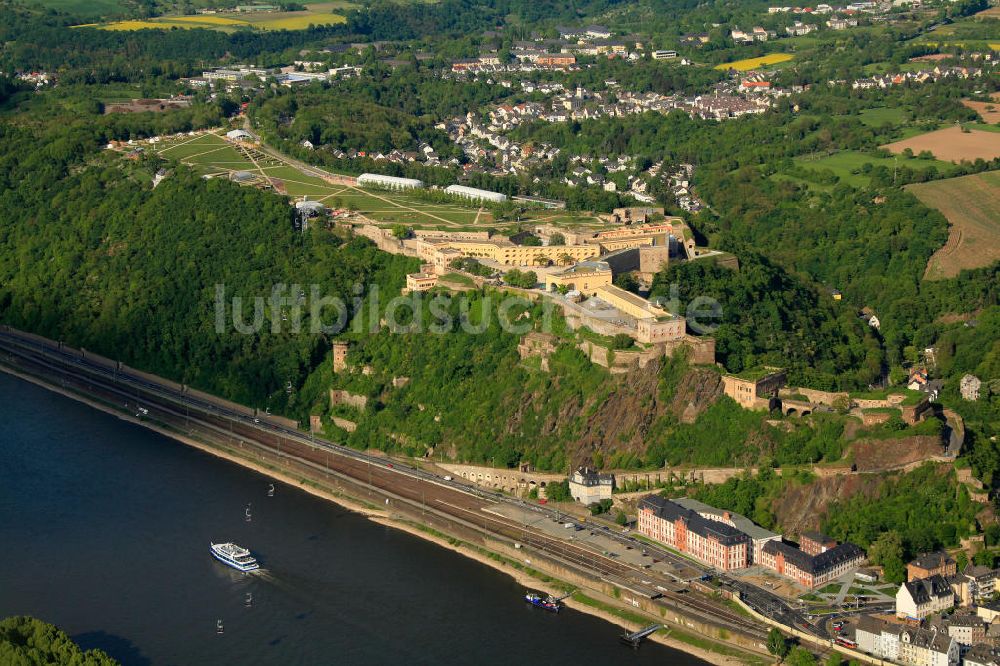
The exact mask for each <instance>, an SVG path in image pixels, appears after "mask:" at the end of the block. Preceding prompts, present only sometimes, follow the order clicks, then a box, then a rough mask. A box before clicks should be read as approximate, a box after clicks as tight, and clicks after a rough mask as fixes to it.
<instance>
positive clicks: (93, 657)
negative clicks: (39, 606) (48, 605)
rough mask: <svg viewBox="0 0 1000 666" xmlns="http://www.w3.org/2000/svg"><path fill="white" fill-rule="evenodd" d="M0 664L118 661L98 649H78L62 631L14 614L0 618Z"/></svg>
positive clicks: (103, 665) (108, 665)
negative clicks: (0, 619)
mask: <svg viewBox="0 0 1000 666" xmlns="http://www.w3.org/2000/svg"><path fill="white" fill-rule="evenodd" d="M0 663H4V664H25V665H30V664H38V665H39V666H41V664H79V665H80V666H115V664H117V663H118V662H117V661H115V660H114V659H112V658H111V657H109V656H108V655H107V654H105V653H104V652H102V651H101V650H97V649H94V650H87V651H86V652H85V651H83V650H81V649H80V647H79V646H78V645H77V644H76V643H74V642H73V640H72V639H71V638H70V637H69V636H67V635H66V632H64V631H62V630H61V629H59V628H58V627H55V626H53V625H51V624H48V623H47V622H42V621H41V620H38V619H35V618H33V617H27V616H14V617H8V618H5V619H4V620H2V621H0Z"/></svg>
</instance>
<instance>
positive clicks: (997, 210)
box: [906, 171, 1000, 280]
mask: <svg viewBox="0 0 1000 666" xmlns="http://www.w3.org/2000/svg"><path fill="white" fill-rule="evenodd" d="M906 189H907V190H909V191H910V192H912V193H913V195H914V196H916V197H917V198H918V199H920V201H921V202H922V203H923V204H924V205H926V206H928V207H930V208H935V209H937V210H939V211H941V213H942V214H943V215H944V216H945V217H946V218H948V223H949V224H948V241H947V242H946V243H945V244H944V247H942V248H941V249H940V250H938V251H937V252H935V253H934V255H933V256H932V257H931V258H930V261H928V262H927V271H926V272H925V273H924V277H925V278H927V279H928V280H935V279H942V278H951V277H955V276H956V275H958V273H959V271H961V270H962V269H963V268H979V267H982V266H988V265H990V264H991V263H993V262H994V261H997V260H1000V173H998V172H995V171H991V172H986V173H979V174H974V175H971V176H962V177H960V178H950V179H948V180H936V181H932V182H929V183H919V184H916V185H909V186H908V187H907V188H906Z"/></svg>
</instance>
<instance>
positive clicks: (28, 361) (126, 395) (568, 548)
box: [0, 330, 766, 638]
mask: <svg viewBox="0 0 1000 666" xmlns="http://www.w3.org/2000/svg"><path fill="white" fill-rule="evenodd" d="M0 350H3V351H5V352H6V353H7V354H8V356H9V358H10V359H11V360H14V358H15V357H16V359H17V361H18V362H19V363H20V364H21V365H22V366H24V365H26V366H29V367H28V369H29V371H30V370H34V371H35V373H36V374H42V375H45V376H48V377H51V376H52V375H53V374H54V375H56V376H58V377H59V378H60V379H61V381H62V382H63V385H67V383H68V384H71V385H75V388H76V389H77V390H79V391H82V392H89V393H91V394H93V395H94V396H95V397H98V398H99V399H101V400H104V401H106V402H108V403H109V404H119V403H121V402H123V401H124V404H125V405H130V403H133V405H134V408H136V409H141V410H146V414H142V412H141V411H139V412H137V415H142V416H143V417H147V418H149V419H162V420H164V421H166V422H168V423H169V424H171V425H172V426H175V427H177V426H179V429H180V430H184V429H187V430H189V431H196V432H199V433H201V434H205V435H209V436H212V435H214V436H215V437H225V436H228V437H230V438H231V439H232V443H235V442H237V441H239V442H241V443H244V442H245V443H259V446H261V447H264V448H266V449H267V450H269V451H272V452H275V453H277V454H278V455H280V456H284V457H287V458H289V459H292V460H298V461H302V462H304V463H306V464H307V465H309V466H311V467H313V468H315V469H317V470H326V471H327V472H334V473H337V474H341V475H343V476H345V477H349V478H350V479H353V480H354V481H356V482H360V483H367V484H368V485H369V486H370V487H371V488H373V489H377V490H380V491H383V492H385V493H389V494H392V495H395V496H397V497H400V498H403V499H404V500H406V501H408V502H409V503H411V505H414V506H423V507H426V508H427V509H429V510H432V511H435V512H438V513H441V514H444V515H446V516H449V517H451V518H455V519H458V520H459V521H462V522H464V523H466V524H468V525H471V526H474V527H475V528H477V529H478V528H481V529H482V530H483V531H484V533H487V534H492V535H495V536H500V537H502V538H505V539H509V540H511V541H513V542H516V543H521V544H523V545H524V546H526V547H528V548H529V549H536V550H537V551H539V552H541V553H544V554H545V555H546V556H549V557H552V558H555V559H557V560H560V561H563V562H566V563H567V564H570V565H572V566H573V567H577V568H580V569H582V570H583V571H585V572H594V573H596V574H597V575H598V576H600V577H616V578H620V579H624V580H625V581H633V582H635V583H637V584H642V585H645V586H647V587H657V588H658V589H659V590H661V591H663V597H662V598H661V599H657V600H656V603H658V604H661V605H663V606H665V607H667V608H672V609H675V610H677V611H678V612H681V613H685V614H689V615H693V616H695V617H697V618H699V619H700V620H703V621H706V622H709V623H712V624H716V625H719V626H721V627H723V628H727V629H736V630H739V631H741V632H743V633H746V634H749V635H751V636H754V637H757V638H764V637H765V636H766V631H764V629H762V627H761V625H760V624H758V623H756V622H753V621H751V620H749V619H747V618H746V617H745V616H743V615H741V614H739V613H736V612H734V611H733V610H731V609H729V608H727V607H725V606H722V605H720V604H716V603H713V602H712V601H710V600H708V599H703V598H701V597H699V596H698V595H696V594H695V593H692V592H684V593H681V592H676V591H673V590H671V583H672V582H673V581H668V580H666V579H665V578H664V579H658V577H659V576H662V575H661V574H658V573H654V572H650V571H648V570H645V569H643V568H641V567H638V566H635V565H631V564H628V563H625V562H621V561H618V560H616V559H613V558H611V557H608V556H607V555H604V554H603V553H601V552H598V551H596V550H594V549H592V548H590V547H587V546H583V545H580V544H574V543H570V542H568V541H567V540H564V539H557V538H554V537H550V536H547V535H545V534H542V533H540V532H538V531H537V530H530V529H529V528H528V527H527V526H526V525H523V524H520V523H516V522H513V521H511V520H509V519H505V518H501V517H498V516H496V515H494V514H490V513H487V512H486V511H484V509H487V508H489V507H491V506H496V505H497V504H501V503H508V504H513V505H516V506H518V507H520V508H522V509H527V510H530V511H532V512H534V513H537V514H539V515H541V516H544V517H546V518H551V519H555V520H559V516H560V514H559V512H556V511H552V510H551V509H548V508H546V507H539V506H536V505H533V504H529V503H527V502H523V501H520V500H516V499H511V498H506V497H504V496H499V495H496V494H493V493H488V492H486V491H483V490H481V489H478V488H472V487H469V486H466V485H464V484H460V483H457V482H448V481H445V480H443V479H441V478H440V477H438V476H436V475H434V474H431V473H429V472H426V471H424V470H420V469H419V468H415V467H411V466H409V465H405V464H399V463H396V462H393V461H388V460H386V459H383V458H380V457H377V456H371V455H368V454H366V453H362V452H360V451H356V450H353V449H349V448H346V447H343V446H340V445H337V444H334V443H332V442H327V441H324V440H318V439H316V438H314V437H312V436H308V435H305V434H303V433H301V432H299V431H297V430H294V429H291V428H288V427H286V426H284V425H282V424H280V423H277V422H275V421H272V420H270V419H268V418H267V416H266V415H261V416H255V415H252V414H251V413H249V410H248V411H247V412H243V411H237V410H235V409H233V408H231V407H229V406H227V405H226V404H224V403H221V402H220V403H214V402H211V401H209V400H206V399H204V398H202V397H198V396H193V395H190V394H187V393H186V392H185V391H184V390H183V389H182V390H180V391H178V390H177V389H174V388H172V387H170V386H167V385H165V384H157V383H155V382H152V381H150V380H149V379H148V378H144V377H139V376H136V375H131V374H128V373H126V372H121V371H119V370H118V369H116V368H109V367H106V366H105V365H103V364H100V363H95V362H93V361H92V360H88V359H87V358H86V357H85V356H84V357H81V356H80V355H79V352H75V350H73V352H71V351H67V350H66V349H65V348H62V347H61V346H55V345H53V344H51V343H50V344H45V343H44V342H41V341H39V340H31V339H28V340H26V339H24V338H22V337H19V336H18V335H14V334H12V333H11V332H10V331H4V330H0ZM591 527H592V528H593V529H596V530H600V531H601V532H602V534H603V535H604V536H607V537H609V538H612V539H614V540H616V541H618V542H620V543H622V544H626V545H628V544H629V541H628V540H627V539H626V538H625V537H623V536H622V535H620V534H617V533H615V532H614V531H612V530H608V529H606V528H602V527H600V526H591ZM632 545H634V544H632ZM643 547H644V548H647V549H649V550H650V552H651V553H653V554H654V555H655V556H657V557H659V558H661V559H663V560H665V561H670V562H674V563H676V564H679V565H683V566H685V567H689V568H690V567H692V563H691V562H689V561H687V560H684V559H683V558H679V557H678V556H676V555H673V554H670V553H668V552H667V551H663V550H661V549H657V548H655V547H651V546H647V545H646V544H643ZM658 583H659V584H658Z"/></svg>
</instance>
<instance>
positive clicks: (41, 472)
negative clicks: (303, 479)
mask: <svg viewBox="0 0 1000 666" xmlns="http://www.w3.org/2000/svg"><path fill="white" fill-rule="evenodd" d="M0 423H2V424H3V426H2V430H0V617H5V616H7V615H13V614H29V615H34V616H36V617H39V618H42V619H44V620H46V621H49V622H53V623H55V624H57V625H59V626H60V627H61V628H63V629H64V630H65V631H67V633H69V634H70V635H71V636H72V637H73V638H74V639H75V640H76V641H77V642H79V643H80V644H81V645H83V646H84V647H87V648H90V647H100V648H102V649H104V650H105V651H107V652H108V653H109V654H111V655H112V656H113V657H115V658H117V659H119V660H120V661H122V662H123V663H125V664H185V665H186V664H203V663H209V662H210V661H211V662H213V663H216V664H239V663H244V664H247V663H249V664H332V663H337V664H381V663H387V662H393V663H410V664H414V663H416V664H439V663H461V664H471V663H475V664H511V663H517V662H531V663H534V664H553V663H570V662H575V663H578V664H579V663H586V664H592V663H593V664H596V663H601V662H608V661H611V660H613V662H614V663H615V664H652V663H669V664H678V665H681V666H689V665H690V666H695V665H700V664H703V663H704V662H701V661H699V660H697V659H695V658H693V657H690V656H688V655H686V654H684V653H681V652H677V651H674V650H670V649H667V648H665V647H662V646H659V645H656V644H649V643H647V644H645V645H643V646H642V647H641V648H640V649H639V650H631V649H629V648H627V647H624V646H621V645H619V644H618V642H617V634H618V633H619V629H618V628H617V627H615V626H613V625H611V624H608V623H605V622H603V621H601V620H598V619H596V618H592V617H589V616H587V615H584V614H581V613H578V612H576V611H573V610H568V609H567V610H564V611H563V612H562V613H560V614H558V615H554V614H550V613H546V612H544V611H541V610H538V609H535V608H532V607H530V606H528V605H527V604H525V603H524V602H523V601H522V598H521V597H522V595H523V593H524V588H523V587H522V586H520V585H519V584H517V583H516V582H514V581H513V580H512V579H510V578H509V577H507V576H505V575H503V574H501V573H499V572H496V571H494V570H492V569H490V568H488V567H485V566H483V565H480V564H478V563H476V562H473V561H471V560H468V559H466V558H464V557H462V556H460V555H458V554H456V553H453V552H451V551H448V550H444V549H442V548H439V547H437V546H435V545H433V544H430V543H428V542H425V541H422V540H421V539H418V538H416V537H413V536H410V535H408V534H405V533H402V532H399V531H396V530H393V529H391V528H386V527H383V526H381V525H377V524H374V523H371V522H369V521H367V520H365V519H364V518H362V517H360V516H358V515H356V514H353V513H351V512H349V511H346V510H344V509H342V508H340V507H338V506H336V505H334V504H331V503H329V502H326V501H324V500H321V499H319V498H316V497H314V496H312V495H309V494H307V493H305V492H302V491H300V490H298V489H296V488H293V487H290V486H286V485H283V484H280V483H275V484H274V486H275V492H274V494H273V496H269V495H268V491H269V487H270V484H271V481H270V480H268V479H267V478H266V477H264V476H262V475H260V474H257V473H255V472H253V471H250V470H247V469H244V468H242V467H239V466H238V465H235V464H231V463H229V462H226V461H223V460H219V459H217V458H214V457H213V456H211V455H208V454H206V453H203V452H201V451H198V450H196V449H192V448H189V447H187V446H185V445H183V444H180V443H178V442H175V441H173V440H171V439H169V438H166V437H162V436H160V435H158V434H156V433H152V432H150V431H147V430H144V429H143V428H140V427H138V426H136V425H134V424H130V423H126V422H123V421H120V420H119V419H117V418H114V417H113V416H110V415H107V414H104V413H102V412H99V411H97V410H93V409H91V408H89V407H87V406H85V405H82V404H80V403H77V402H75V401H73V400H70V399H68V398H65V397H63V396H60V395H57V394H54V393H50V392H48V391H45V390H44V389H41V388H38V387H36V386H34V385H32V384H29V383H26V382H23V381H21V380H18V379H15V378H12V377H10V376H8V375H5V374H0ZM248 505H249V508H250V514H251V521H250V522H247V521H246V519H245V513H246V509H247V506H248ZM211 541H216V542H219V541H235V542H237V543H240V544H243V545H246V546H249V547H251V548H252V549H253V551H254V553H255V554H256V555H257V556H258V558H259V559H260V560H261V563H262V565H263V567H264V571H263V572H261V573H259V574H256V575H254V574H251V575H246V574H242V573H240V572H237V571H235V570H232V569H229V568H227V567H225V566H223V565H221V564H219V563H218V562H216V561H215V560H213V559H212V558H211V556H210V555H209V552H208V546H209V543H210V542H211ZM248 600H249V603H248ZM219 620H221V621H222V624H223V633H222V634H219V633H218V632H217V623H218V621H219Z"/></svg>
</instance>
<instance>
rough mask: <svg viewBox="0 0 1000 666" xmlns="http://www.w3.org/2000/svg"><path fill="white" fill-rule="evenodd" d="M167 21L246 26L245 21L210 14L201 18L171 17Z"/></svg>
mask: <svg viewBox="0 0 1000 666" xmlns="http://www.w3.org/2000/svg"><path fill="white" fill-rule="evenodd" d="M168 20H169V22H170V23H174V22H177V21H184V22H185V23H187V22H190V23H204V24H206V25H247V22H246V21H241V20H239V19H234V18H226V17H225V16H212V15H210V14H206V15H202V16H172V17H170V18H169V19H168Z"/></svg>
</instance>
